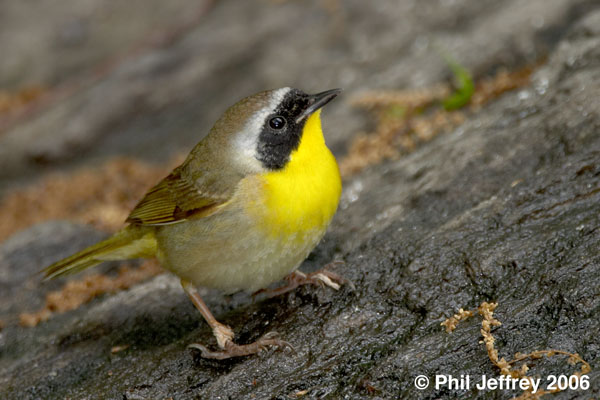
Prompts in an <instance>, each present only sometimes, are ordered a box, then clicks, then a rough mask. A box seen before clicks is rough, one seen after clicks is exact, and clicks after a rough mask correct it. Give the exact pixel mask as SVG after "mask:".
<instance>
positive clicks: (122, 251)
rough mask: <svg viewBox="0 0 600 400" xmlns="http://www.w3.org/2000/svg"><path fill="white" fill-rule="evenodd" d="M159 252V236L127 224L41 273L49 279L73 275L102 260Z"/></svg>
mask: <svg viewBox="0 0 600 400" xmlns="http://www.w3.org/2000/svg"><path fill="white" fill-rule="evenodd" d="M155 254H156V239H155V237H154V234H153V232H152V231H151V230H146V229H143V228H140V227H134V226H128V227H125V228H123V229H122V230H120V231H119V232H117V233H115V234H114V235H112V236H111V237H109V238H108V239H106V240H103V241H102V242H99V243H96V244H94V245H92V246H90V247H87V248H85V249H83V250H81V251H80V252H79V253H75V254H73V255H72V256H70V257H67V258H65V259H62V260H60V261H57V262H55V263H54V264H52V265H50V266H49V267H46V268H45V269H44V270H43V271H42V272H43V273H44V274H45V275H46V279H52V278H56V277H57V276H61V275H66V274H74V273H76V272H80V271H83V270H84V269H86V268H89V267H93V266H94V265H96V264H100V263H101V262H103V261H114V260H126V259H130V258H140V257H153V256H154V255H155Z"/></svg>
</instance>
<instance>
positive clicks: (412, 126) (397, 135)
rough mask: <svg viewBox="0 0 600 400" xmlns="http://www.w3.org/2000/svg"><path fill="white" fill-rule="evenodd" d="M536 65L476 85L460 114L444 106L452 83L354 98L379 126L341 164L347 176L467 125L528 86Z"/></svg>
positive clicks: (357, 140)
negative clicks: (505, 96)
mask: <svg viewBox="0 0 600 400" xmlns="http://www.w3.org/2000/svg"><path fill="white" fill-rule="evenodd" d="M536 66H537V65H534V66H527V67H525V68H522V69H519V70H517V71H513V72H508V71H506V70H501V71H499V72H498V73H497V74H496V75H495V76H494V77H491V78H486V79H483V80H481V81H480V82H478V83H477V84H476V85H475V91H474V93H473V95H472V96H471V99H470V102H469V105H468V106H467V107H465V108H464V109H462V110H457V111H446V110H444V109H443V108H442V106H441V103H442V101H443V100H444V99H445V98H447V97H448V96H449V95H450V93H451V92H452V90H451V87H450V86H449V85H437V86H434V87H431V88H425V89H418V90H414V89H413V90H400V91H373V92H367V93H363V94H361V95H359V96H357V97H355V98H354V99H353V100H351V104H352V105H353V106H355V107H358V108H363V109H366V110H367V111H369V112H370V113H371V114H372V115H373V116H374V118H375V121H376V126H375V130H374V131H373V132H368V133H367V132H363V133H359V134H358V135H357V136H356V138H355V139H354V140H353V141H352V143H351V144H350V147H349V151H348V154H347V155H346V156H345V157H344V158H343V159H342V160H341V161H340V170H341V172H342V175H344V176H350V175H353V174H355V173H357V172H359V171H360V170H362V169H363V168H365V167H367V166H369V165H374V164H378V163H380V162H382V161H384V160H386V159H396V158H398V157H399V156H400V155H401V154H402V153H407V152H411V151H413V150H414V149H415V148H416V147H417V146H418V145H419V144H420V143H423V142H427V141H429V140H431V139H433V138H434V137H435V136H437V135H439V134H441V133H444V132H448V131H450V130H452V129H454V128H455V127H456V126H458V125H460V124H462V123H463V122H464V121H465V119H466V118H467V116H466V115H467V113H473V112H476V111H478V110H479V109H480V108H481V107H482V106H483V105H485V104H486V103H487V102H489V101H491V100H493V99H495V98H497V97H498V96H500V95H501V94H503V93H504V92H506V91H509V90H514V89H516V88H519V87H523V86H525V85H527V84H528V83H529V78H530V76H531V73H532V72H533V71H534V69H535V67H536Z"/></svg>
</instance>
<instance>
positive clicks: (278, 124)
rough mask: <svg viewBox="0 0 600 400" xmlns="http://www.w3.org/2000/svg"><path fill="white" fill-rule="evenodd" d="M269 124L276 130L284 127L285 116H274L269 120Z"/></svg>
mask: <svg viewBox="0 0 600 400" xmlns="http://www.w3.org/2000/svg"><path fill="white" fill-rule="evenodd" d="M269 126H270V127H271V128H273V129H275V130H280V129H283V127H284V126H285V118H283V117H279V116H277V117H273V118H271V119H270V120H269Z"/></svg>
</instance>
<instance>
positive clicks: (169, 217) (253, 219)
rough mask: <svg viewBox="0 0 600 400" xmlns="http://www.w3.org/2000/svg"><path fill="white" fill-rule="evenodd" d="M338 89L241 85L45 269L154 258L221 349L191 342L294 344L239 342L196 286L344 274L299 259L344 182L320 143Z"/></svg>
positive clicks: (244, 285)
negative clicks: (195, 138)
mask: <svg viewBox="0 0 600 400" xmlns="http://www.w3.org/2000/svg"><path fill="white" fill-rule="evenodd" d="M340 92H341V90H340V89H332V90H327V91H324V92H320V93H317V94H307V93H305V92H303V91H301V90H299V89H294V88H290V87H284V88H279V89H273V90H267V91H263V92H259V93H257V94H254V95H251V96H249V97H246V98H244V99H242V100H240V101H238V102H237V103H235V104H234V105H233V106H231V107H229V108H228V109H227V110H226V111H225V112H224V114H223V115H222V116H221V117H220V118H219V119H218V120H217V121H216V122H215V124H214V125H213V127H212V129H211V130H210V131H209V133H208V134H207V135H206V136H205V137H204V138H203V139H201V140H200V141H199V143H198V144H197V145H196V146H195V147H194V148H193V149H192V150H191V152H190V153H189V155H188V156H187V158H186V159H185V161H184V162H183V163H182V164H181V165H179V166H178V167H176V168H175V169H174V170H173V171H172V172H171V173H170V174H169V175H168V176H166V177H165V178H164V179H163V180H161V181H160V182H159V183H158V184H156V185H155V186H154V187H152V188H151V189H150V190H149V191H148V192H147V193H146V195H145V196H144V197H143V198H142V199H141V201H139V203H138V204H137V205H136V206H135V208H134V209H133V210H132V211H131V213H130V214H129V216H128V217H127V219H126V221H125V222H126V225H125V226H124V228H122V229H121V230H119V231H117V232H116V233H115V234H113V235H112V236H110V237H109V238H108V239H106V240H103V241H101V242H99V243H97V244H95V245H92V246H90V247H88V248H85V249H83V250H82V251H80V252H78V253H76V254H74V255H72V256H70V257H67V258H65V259H62V260H60V261H57V262H55V263H54V264H52V265H50V266H48V267H47V268H45V269H44V270H43V271H42V272H43V273H44V274H45V277H46V279H51V278H55V277H58V276H62V275H65V274H71V273H76V272H79V271H82V270H84V269H86V268H89V267H92V266H94V265H97V264H99V263H101V262H104V261H114V260H126V259H132V258H156V259H158V261H159V262H160V264H161V266H162V267H163V268H164V269H166V270H168V271H170V272H172V273H173V274H175V275H176V276H178V277H179V278H180V280H181V286H182V288H183V290H184V291H185V292H186V293H187V295H188V296H189V297H190V299H191V300H192V302H193V304H194V305H195V307H196V308H197V309H198V311H200V313H201V314H202V316H203V317H204V319H205V321H206V322H207V323H208V325H209V326H210V328H211V329H212V332H213V334H214V336H215V338H216V341H217V345H218V347H219V350H209V349H208V348H207V347H205V346H204V345H202V344H198V343H195V344H192V345H190V347H193V348H196V349H198V350H200V351H201V352H202V353H201V355H202V357H206V358H213V359H226V358H230V357H239V356H248V355H252V354H256V353H258V352H260V351H261V350H263V349H265V348H268V347H275V348H285V347H291V345H290V344H289V343H288V342H286V341H284V340H283V339H281V338H280V337H279V335H278V334H277V333H276V332H269V333H267V334H265V335H263V336H262V337H260V338H259V339H258V340H256V341H255V342H253V343H248V344H238V343H236V342H235V341H234V336H235V335H234V332H233V330H232V329H231V328H230V327H229V326H227V325H225V324H223V323H221V322H219V321H217V319H216V318H215V317H214V316H213V314H212V313H211V312H210V310H209V308H208V307H207V305H206V303H205V302H204V301H203V300H202V298H201V297H200V294H199V291H198V287H207V288H215V289H219V290H221V291H223V292H225V293H234V292H237V291H248V292H256V291H260V290H264V288H267V287H268V286H269V285H271V284H272V283H274V282H277V281H280V280H282V278H287V280H288V286H287V287H286V286H284V287H283V288H280V289H279V290H278V289H275V291H276V292H277V293H282V292H284V291H286V290H287V288H290V289H291V288H294V287H296V286H298V285H300V284H305V283H315V282H320V283H324V284H326V285H329V286H332V287H334V288H339V287H340V284H343V283H344V281H345V280H344V279H343V278H342V277H340V276H338V275H337V274H334V273H333V272H330V271H327V270H326V269H323V270H322V271H317V272H316V273H313V274H308V275H307V274H303V273H301V272H300V271H298V270H297V269H298V267H299V266H300V264H301V263H302V262H303V261H304V260H305V259H306V257H307V256H308V255H309V253H310V252H311V251H312V250H313V249H314V248H315V247H316V245H317V244H318V243H319V241H320V240H321V238H322V237H323V236H324V234H325V232H326V230H327V227H328V225H329V224H330V222H331V220H332V218H333V216H334V214H335V212H336V210H337V207H338V203H339V199H340V195H341V191H342V182H341V178H340V172H339V168H338V165H337V162H336V159H335V157H334V156H333V154H332V153H331V151H330V150H329V148H328V147H327V145H326V144H325V139H324V135H323V130H322V124H321V117H320V112H321V108H322V107H323V106H325V105H326V104H328V103H329V102H330V101H331V100H333V99H334V98H335V97H336V96H338V94H339V93H340Z"/></svg>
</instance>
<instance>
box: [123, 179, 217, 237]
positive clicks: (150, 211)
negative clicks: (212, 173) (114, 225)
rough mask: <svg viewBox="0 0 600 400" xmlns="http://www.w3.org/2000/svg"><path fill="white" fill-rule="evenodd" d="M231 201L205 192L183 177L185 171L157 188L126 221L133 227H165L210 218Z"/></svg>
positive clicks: (161, 182) (192, 181)
mask: <svg viewBox="0 0 600 400" xmlns="http://www.w3.org/2000/svg"><path fill="white" fill-rule="evenodd" d="M227 200H228V197H227V196H226V195H223V194H218V195H217V194H214V193H212V194H211V193H210V192H209V191H208V190H202V189H201V188H199V187H198V185H197V184H196V182H195V181H194V180H192V179H189V178H187V177H186V176H184V171H183V168H182V167H179V168H176V169H175V170H174V171H173V172H171V174H170V175H169V176H167V177H166V178H164V179H163V180H162V181H160V182H159V183H158V184H157V185H156V186H154V187H153V188H152V189H150V191H148V193H146V196H144V198H143V199H142V200H141V201H140V202H139V203H138V204H137V206H135V208H134V209H133V211H132V212H131V214H129V217H127V221H126V222H129V223H131V224H134V225H166V224H173V223H177V222H181V221H185V220H186V219H188V218H199V217H204V216H207V215H210V214H212V213H214V212H215V211H216V210H218V208H219V206H220V205H222V204H224V203H225V202H226V201H227Z"/></svg>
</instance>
